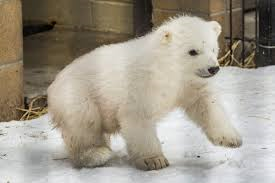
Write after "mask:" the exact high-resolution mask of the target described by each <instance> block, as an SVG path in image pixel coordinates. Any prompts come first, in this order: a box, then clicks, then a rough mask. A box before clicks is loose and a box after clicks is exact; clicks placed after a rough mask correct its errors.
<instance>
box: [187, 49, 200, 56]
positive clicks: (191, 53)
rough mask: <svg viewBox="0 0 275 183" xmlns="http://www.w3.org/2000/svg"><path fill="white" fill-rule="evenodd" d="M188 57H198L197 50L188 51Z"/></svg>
mask: <svg viewBox="0 0 275 183" xmlns="http://www.w3.org/2000/svg"><path fill="white" fill-rule="evenodd" d="M188 53H189V55H191V56H196V55H198V54H199V52H198V51H197V50H194V49H193V50H190V51H189V52H188Z"/></svg>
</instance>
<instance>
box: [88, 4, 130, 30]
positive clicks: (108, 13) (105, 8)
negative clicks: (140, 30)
mask: <svg viewBox="0 0 275 183" xmlns="http://www.w3.org/2000/svg"><path fill="white" fill-rule="evenodd" d="M91 7H92V10H91V12H92V28H93V29H95V30H98V31H106V32H116V33H126V34H133V26H134V24H133V4H129V3H117V2H109V1H91Z"/></svg>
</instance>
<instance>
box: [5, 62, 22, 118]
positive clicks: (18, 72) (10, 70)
mask: <svg viewBox="0 0 275 183" xmlns="http://www.w3.org/2000/svg"><path fill="white" fill-rule="evenodd" d="M17 107H21V108H22V107H23V63H22V61H21V62H17V63H12V64H5V65H2V66H0V111H1V112H0V121H10V120H15V119H19V117H20V114H21V112H20V111H18V110H17V109H16V108H17Z"/></svg>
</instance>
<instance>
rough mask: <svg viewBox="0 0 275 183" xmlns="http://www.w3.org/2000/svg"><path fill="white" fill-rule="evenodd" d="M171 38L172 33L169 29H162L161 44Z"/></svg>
mask: <svg viewBox="0 0 275 183" xmlns="http://www.w3.org/2000/svg"><path fill="white" fill-rule="evenodd" d="M171 40H172V33H171V32H169V31H163V32H162V38H161V43H162V44H167V43H170V42H171Z"/></svg>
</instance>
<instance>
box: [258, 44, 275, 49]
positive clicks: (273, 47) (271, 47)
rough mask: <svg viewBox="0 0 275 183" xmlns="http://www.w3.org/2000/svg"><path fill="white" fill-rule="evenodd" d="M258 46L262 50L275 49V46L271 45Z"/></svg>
mask: <svg viewBox="0 0 275 183" xmlns="http://www.w3.org/2000/svg"><path fill="white" fill-rule="evenodd" d="M258 46H259V47H261V48H267V49H275V46H269V45H263V44H259V45H258Z"/></svg>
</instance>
